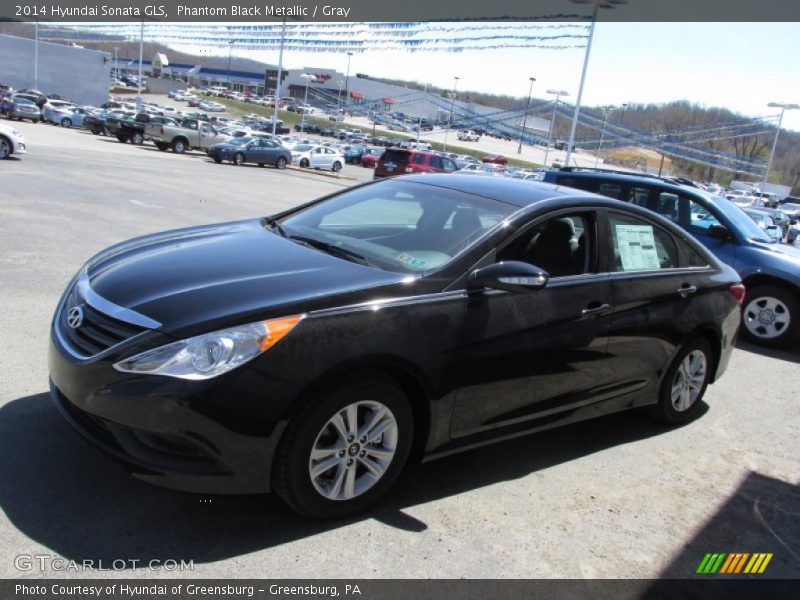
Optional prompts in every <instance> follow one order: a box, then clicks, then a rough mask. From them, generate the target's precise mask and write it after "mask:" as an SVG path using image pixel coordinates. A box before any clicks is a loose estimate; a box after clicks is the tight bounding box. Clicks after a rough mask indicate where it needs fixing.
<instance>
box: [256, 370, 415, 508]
mask: <svg viewBox="0 0 800 600" xmlns="http://www.w3.org/2000/svg"><path fill="white" fill-rule="evenodd" d="M359 401H372V402H379V403H380V404H382V405H383V406H384V407H386V408H388V409H389V410H390V411H391V413H392V415H393V416H394V420H395V423H396V424H397V430H398V436H397V444H396V447H395V453H394V456H393V457H392V459H391V462H390V463H389V465H388V467H387V468H386V470H385V471H384V473H383V475H382V476H381V477H380V479H378V480H377V482H375V483H374V484H373V485H372V487H370V488H369V489H367V490H366V491H365V492H363V493H361V494H360V495H357V496H355V497H354V498H352V499H349V500H331V499H328V498H326V497H325V496H323V495H322V494H321V493H320V492H319V491H317V489H316V488H315V486H314V483H313V482H312V479H311V474H310V472H309V463H310V458H311V456H310V453H311V450H312V448H313V446H314V443H315V441H316V440H317V437H318V435H319V434H320V432H321V431H322V430H323V428H324V427H325V424H326V423H327V422H328V420H329V419H330V418H332V417H333V416H334V415H336V414H337V413H338V412H339V411H341V410H342V409H344V408H345V407H347V406H348V405H350V404H352V403H354V402H359ZM413 439H414V417H413V413H412V411H411V405H410V403H409V401H408V398H406V396H405V394H403V392H402V391H401V390H400V389H399V388H398V387H397V386H396V385H395V384H394V383H393V382H392V381H391V380H388V379H386V378H383V377H380V376H375V377H369V378H364V379H359V380H351V381H349V382H340V384H338V385H336V386H332V387H331V388H329V389H328V390H326V391H325V392H323V393H321V394H320V395H318V396H317V397H316V398H315V399H314V400H312V402H311V403H310V404H309V406H308V407H307V408H306V409H305V410H304V411H301V412H300V413H299V414H297V415H296V416H295V417H294V418H293V419H292V421H291V422H290V424H289V426H288V427H287V429H286V431H285V432H284V434H283V437H282V438H281V442H280V444H279V445H278V449H277V452H276V454H275V462H274V465H273V470H272V479H273V489H274V490H275V492H276V493H277V494H278V495H279V496H280V497H281V498H283V500H284V501H285V502H286V503H287V504H289V506H291V507H292V508H293V509H294V510H296V511H297V512H299V513H300V514H303V515H307V516H312V517H319V518H326V519H332V518H340V517H343V516H345V515H349V514H352V513H355V512H358V511H361V510H364V509H365V508H367V507H368V506H370V505H371V504H373V503H374V502H376V501H377V500H378V499H379V498H380V497H381V496H383V494H385V493H386V492H387V491H388V490H389V488H391V486H392V484H393V483H394V482H395V481H396V480H397V478H398V477H399V476H400V473H401V472H402V470H403V467H404V466H405V463H406V460H407V459H408V455H409V453H410V451H411V446H412V442H413ZM352 456H355V455H352ZM345 459H347V456H345ZM356 460H358V459H356Z"/></svg>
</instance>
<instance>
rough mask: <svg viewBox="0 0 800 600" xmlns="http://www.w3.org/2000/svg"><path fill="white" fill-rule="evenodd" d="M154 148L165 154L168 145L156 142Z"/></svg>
mask: <svg viewBox="0 0 800 600" xmlns="http://www.w3.org/2000/svg"><path fill="white" fill-rule="evenodd" d="M156 148H158V149H159V150H161V152H166V151H167V150H168V149H169V144H167V143H165V142H156Z"/></svg>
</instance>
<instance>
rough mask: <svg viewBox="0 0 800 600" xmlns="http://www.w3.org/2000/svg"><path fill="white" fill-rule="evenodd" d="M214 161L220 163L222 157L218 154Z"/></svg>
mask: <svg viewBox="0 0 800 600" xmlns="http://www.w3.org/2000/svg"><path fill="white" fill-rule="evenodd" d="M214 162H215V163H217V164H218V165H219V164H222V159H221V158H220V157H219V156H215V157H214Z"/></svg>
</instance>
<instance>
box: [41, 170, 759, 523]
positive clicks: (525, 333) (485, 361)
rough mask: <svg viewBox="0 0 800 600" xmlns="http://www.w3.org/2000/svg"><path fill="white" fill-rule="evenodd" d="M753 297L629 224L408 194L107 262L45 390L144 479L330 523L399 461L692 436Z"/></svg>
mask: <svg viewBox="0 0 800 600" xmlns="http://www.w3.org/2000/svg"><path fill="white" fill-rule="evenodd" d="M596 232H608V233H609V235H608V237H605V236H604V235H597V234H596ZM642 241H647V242H648V243H647V244H645V245H642ZM618 256H619V257H621V259H618V258H617V257H618ZM698 263H703V266H702V267H701V266H699V265H698ZM743 293H744V289H743V287H742V286H741V284H740V282H739V276H738V275H737V274H736V272H735V271H734V270H733V269H731V268H730V267H728V266H726V265H724V264H723V263H721V262H720V261H718V260H717V259H716V258H714V256H713V255H711V254H710V253H709V252H708V251H707V250H706V249H705V248H703V247H702V246H701V245H700V244H698V243H697V242H696V241H694V240H693V239H691V238H690V237H687V236H685V234H684V232H683V231H682V230H681V229H680V228H678V227H676V226H675V225H674V224H672V223H671V222H669V221H668V220H666V219H664V218H661V217H659V216H658V215H656V214H655V213H653V212H650V211H648V210H645V209H641V208H639V207H637V206H633V205H630V204H624V203H620V202H617V201H614V200H611V199H606V198H602V197H599V196H595V195H587V194H584V193H581V192H577V191H572V190H568V189H566V188H561V189H555V188H553V187H552V186H547V185H542V184H531V183H527V182H522V181H518V180H510V179H495V178H489V177H477V178H466V177H452V176H448V175H424V176H411V177H405V178H394V179H388V180H384V181H380V182H375V183H371V184H367V185H364V186H358V187H355V188H349V189H345V190H342V191H340V192H339V193H337V194H335V195H332V196H329V197H327V198H323V199H321V200H318V201H316V202H311V203H306V204H302V205H301V206H299V207H296V208H292V209H289V210H287V211H285V212H282V213H279V214H277V215H274V216H271V217H265V218H262V219H251V220H246V221H238V222H233V223H223V224H219V225H208V226H201V227H193V228H188V229H181V230H178V231H174V232H166V233H159V234H154V235H150V236H146V237H142V238H137V239H134V240H130V241H128V242H123V243H121V244H117V245H116V246H113V247H111V248H109V249H107V250H105V251H103V252H101V253H100V254H98V255H96V256H95V257H94V258H92V259H90V260H89V261H88V262H87V263H86V265H85V266H83V267H82V268H81V269H80V271H79V273H78V274H77V275H76V277H75V278H74V279H73V281H72V282H70V283H69V285H68V286H67V289H66V290H65V293H64V295H63V296H62V298H61V300H60V301H59V302H58V303H57V308H56V311H55V315H54V318H53V320H52V326H51V327H52V329H51V335H50V338H49V353H48V362H49V373H50V391H51V395H52V397H53V400H54V403H55V405H56V407H57V408H58V410H60V412H61V413H62V414H63V416H64V417H65V419H66V420H67V421H68V422H69V423H70V424H71V425H72V426H73V427H74V428H76V429H77V430H78V431H79V432H80V433H81V434H82V435H83V436H85V437H86V438H87V439H89V440H90V441H92V442H93V443H95V444H96V445H97V446H99V447H100V448H101V449H103V450H105V451H106V452H109V453H111V454H113V455H114V456H115V457H116V458H118V459H121V460H122V461H123V463H124V464H127V465H129V466H130V467H131V468H132V469H133V470H134V471H135V473H136V476H137V477H138V478H140V479H143V480H145V481H148V482H152V483H156V484H160V485H165V486H170V487H175V488H179V489H186V490H191V491H193V492H202V491H204V490H206V489H209V490H211V491H213V492H214V493H221V492H229V493H259V492H266V491H270V490H271V491H274V492H275V493H277V494H278V495H279V496H280V497H281V498H283V499H284V500H285V501H286V502H287V503H288V504H289V505H290V506H291V507H293V508H294V509H295V510H296V511H298V512H300V513H302V514H305V515H311V516H314V517H324V518H336V517H342V516H345V515H348V514H351V513H353V512H356V511H360V510H363V509H366V508H367V507H369V506H371V505H373V504H374V503H375V502H376V501H378V500H379V499H380V498H381V497H382V496H384V495H385V494H386V493H387V492H388V491H389V489H390V488H391V487H392V485H393V484H394V483H395V482H396V481H397V479H398V477H399V476H400V474H401V472H402V471H403V469H404V467H405V465H406V463H407V462H408V460H409V458H413V459H414V460H417V459H420V458H422V457H424V458H426V459H429V460H430V459H435V458H437V457H441V456H446V455H449V454H452V453H454V452H457V451H461V450H466V449H472V448H475V447H476V446H478V445H483V444H486V443H487V442H490V441H499V440H503V439H506V438H509V437H514V436H519V435H522V434H527V433H532V432H536V431H541V430H544V429H550V428H554V427H557V426H560V425H565V424H568V423H573V422H576V421H579V420H583V419H588V418H593V417H597V416H600V415H605V414H608V413H614V412H617V411H620V410H625V409H635V408H640V407H648V410H649V411H650V412H651V414H653V415H654V416H655V417H657V418H658V419H660V420H661V421H664V422H666V423H669V424H672V425H677V424H682V423H687V422H690V421H692V420H693V419H696V418H698V417H699V416H701V415H702V414H703V412H704V410H705V408H704V402H703V398H704V394H705V392H706V389H707V386H708V385H709V384H712V383H714V382H716V381H718V380H719V378H720V377H721V376H722V375H723V373H724V372H725V370H726V368H727V367H728V364H729V361H730V358H731V355H732V351H733V347H734V346H733V344H734V340H735V339H736V329H737V327H738V323H739V312H740V302H741V300H742V297H743ZM112 311H113V312H112ZM265 399H267V400H268V401H266V400H265ZM131 407H133V409H132V408H131ZM675 441H676V443H678V442H679V440H677V439H676V440H675ZM676 447H677V446H676ZM631 451H637V450H636V449H632V450H631ZM507 460H508V461H512V462H513V461H514V460H515V459H514V457H513V456H511V455H509V456H508V457H507ZM464 468H465V472H466V471H468V468H467V467H466V466H465V467H464ZM98 485H102V482H101V483H98Z"/></svg>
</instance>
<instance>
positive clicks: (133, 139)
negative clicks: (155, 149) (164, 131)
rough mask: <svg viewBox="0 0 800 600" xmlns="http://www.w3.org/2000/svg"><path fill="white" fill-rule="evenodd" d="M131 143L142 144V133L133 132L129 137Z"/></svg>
mask: <svg viewBox="0 0 800 600" xmlns="http://www.w3.org/2000/svg"><path fill="white" fill-rule="evenodd" d="M131 144H133V145H134V146H141V145H142V144H144V135H142V134H141V133H138V132H137V133H134V134H133V136H132V137H131Z"/></svg>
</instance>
